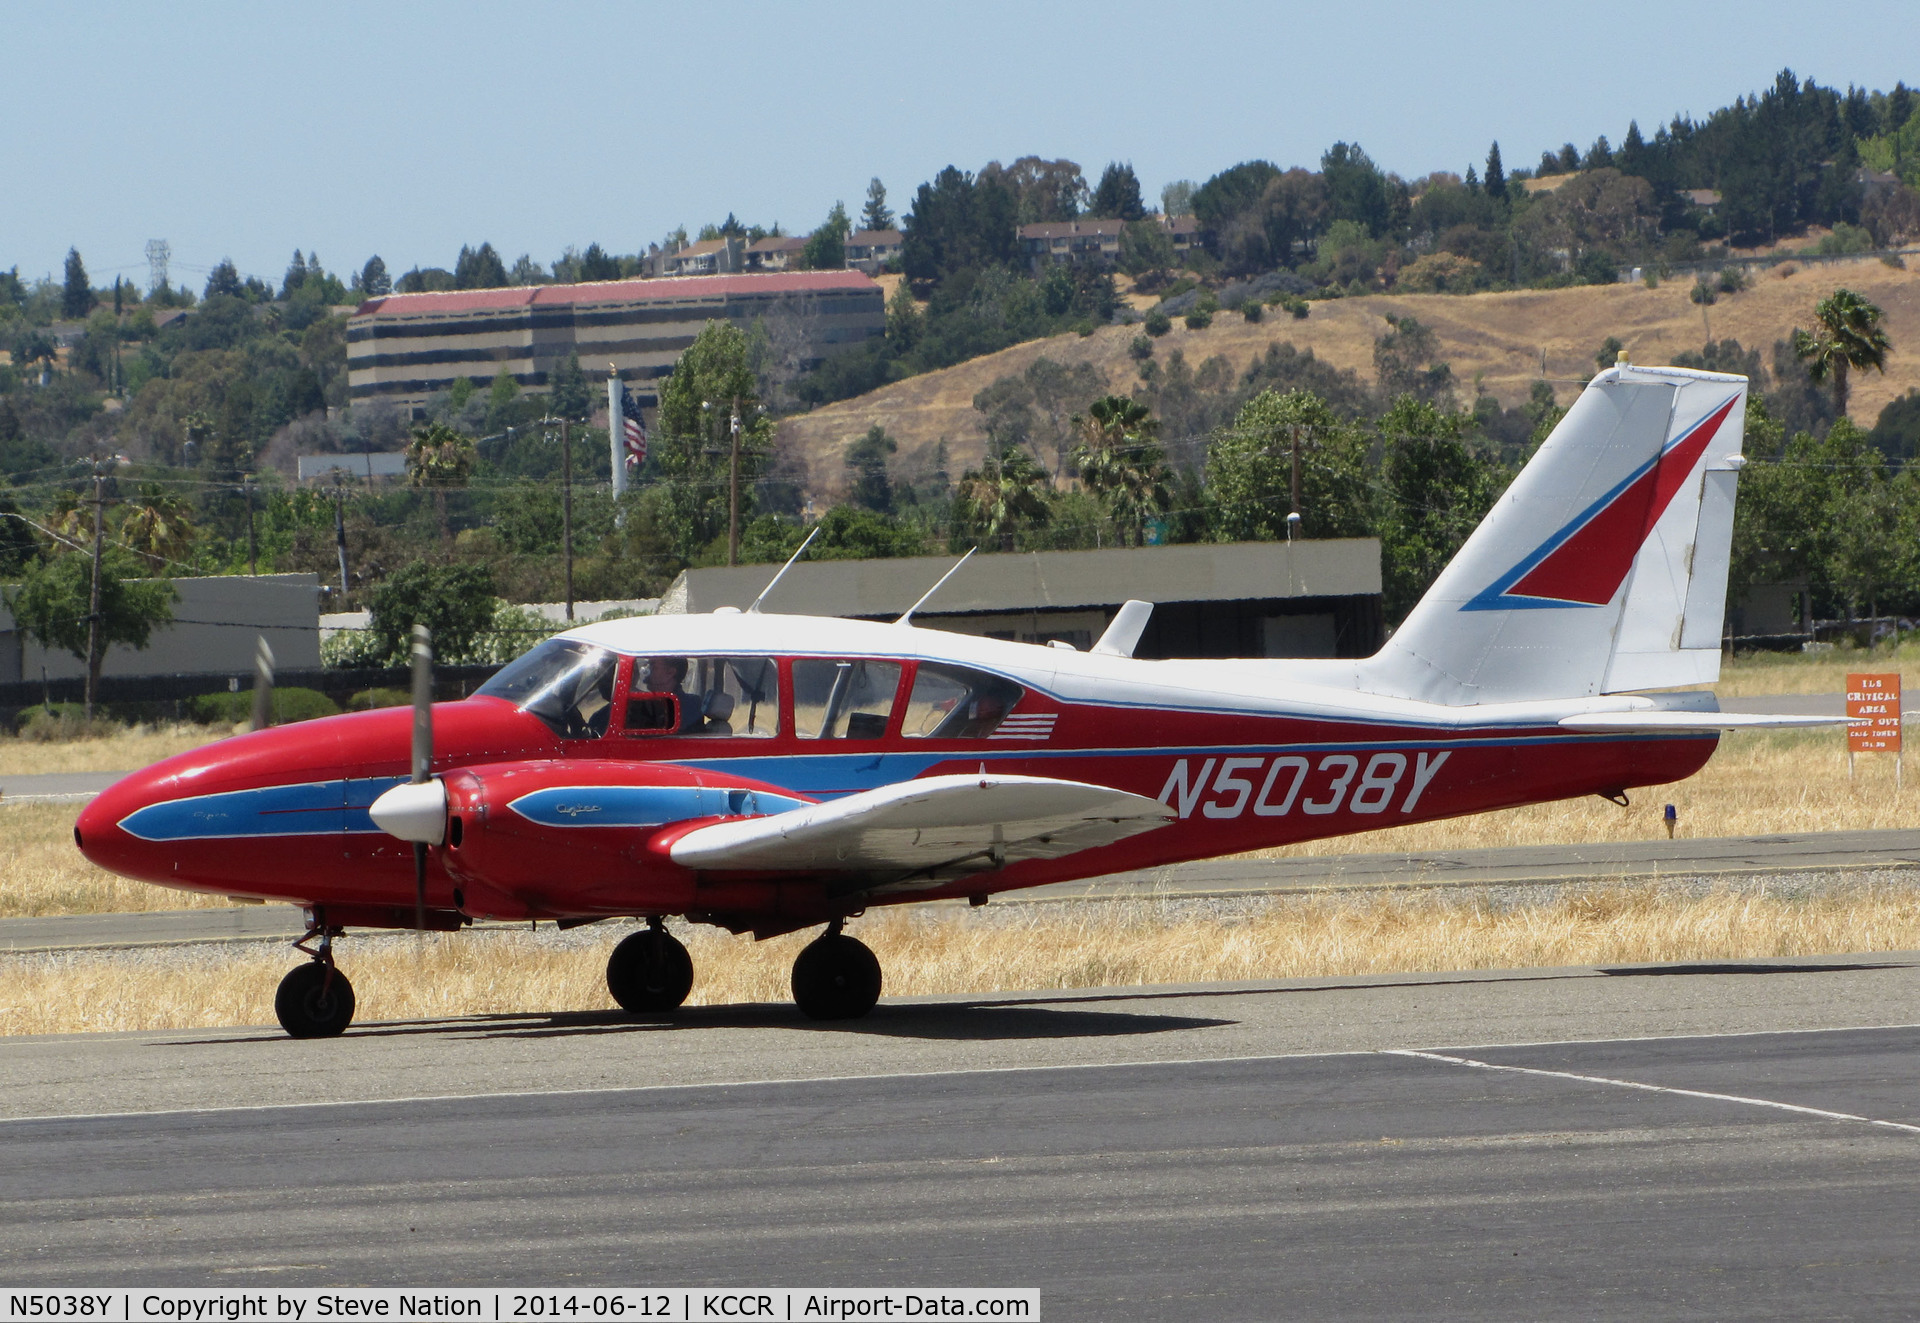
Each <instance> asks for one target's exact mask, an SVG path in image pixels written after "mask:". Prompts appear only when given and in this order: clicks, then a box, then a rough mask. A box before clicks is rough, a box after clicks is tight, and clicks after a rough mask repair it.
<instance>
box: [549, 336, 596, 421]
mask: <svg viewBox="0 0 1920 1323" xmlns="http://www.w3.org/2000/svg"><path fill="white" fill-rule="evenodd" d="M547 404H548V407H549V408H550V409H551V410H552V412H553V416H554V417H556V418H571V419H573V420H574V421H575V422H585V421H586V420H587V414H588V412H589V411H590V410H591V408H592V407H593V394H592V392H591V391H589V390H588V389H587V374H586V373H584V372H582V371H581V370H580V351H579V350H577V349H576V350H574V351H573V352H572V353H569V354H568V355H567V356H566V357H565V358H564V359H562V360H561V362H560V365H559V366H558V367H556V368H555V369H554V370H553V393H552V397H551V398H550V399H549V400H548V401H547Z"/></svg>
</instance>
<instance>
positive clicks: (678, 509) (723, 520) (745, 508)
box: [650, 321, 773, 561]
mask: <svg viewBox="0 0 1920 1323" xmlns="http://www.w3.org/2000/svg"><path fill="white" fill-rule="evenodd" d="M735 401H738V402H739V407H740V521H741V526H742V527H745V525H746V523H747V521H748V519H749V518H750V517H751V515H752V513H753V507H754V491H755V484H756V482H757V480H758V479H759V476H760V474H761V472H762V470H763V469H764V467H765V464H766V458H765V457H766V454H767V452H768V451H770V450H771V448H772V441H773V422H772V420H771V419H770V418H768V417H767V416H766V415H765V412H764V411H763V410H762V409H761V407H760V398H759V396H758V395H757V394H756V393H755V384H754V375H753V369H752V367H751V366H750V365H749V363H748V355H747V335H746V332H745V331H743V330H741V329H740V327H739V326H737V325H735V324H734V323H732V322H725V321H711V322H708V323H707V324H706V326H705V327H703V328H702V329H701V331H700V334H699V335H697V336H696V337H694V341H693V343H692V344H691V345H689V346H687V350H686V352H685V353H683V354H682V355H681V356H680V361H679V362H678V363H677V364H675V365H674V369H673V375H671V376H670V377H668V378H667V379H666V381H664V382H663V383H661V386H660V408H659V411H658V413H657V414H656V416H655V421H654V429H655V432H656V433H657V435H656V439H655V444H654V446H653V449H652V453H651V458H650V462H651V463H653V464H655V465H656V466H657V471H658V473H659V475H660V481H659V486H660V488H661V497H660V499H661V500H662V501H664V502H665V504H666V509H667V511H668V526H669V527H670V528H671V530H672V534H673V538H674V550H675V553H676V554H677V555H679V556H680V558H681V559H682V560H686V561H692V560H693V559H694V558H695V557H696V556H697V555H698V554H699V552H700V551H701V549H702V548H704V547H706V546H707V544H708V543H710V542H712V541H713V539H714V538H716V537H718V536H720V535H721V534H724V533H725V532H726V529H727V499H728V471H727V470H728V463H729V451H730V449H731V445H730V440H729V435H728V429H729V426H730V419H731V416H732V412H733V407H734V402H735Z"/></svg>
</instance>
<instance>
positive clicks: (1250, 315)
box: [1240, 300, 1266, 322]
mask: <svg viewBox="0 0 1920 1323" xmlns="http://www.w3.org/2000/svg"><path fill="white" fill-rule="evenodd" d="M1265 311H1266V310H1265V309H1264V308H1262V307H1261V306H1260V305H1259V304H1258V303H1254V302H1252V301H1251V300H1249V301H1248V302H1246V303H1244V304H1242V305H1241V307H1240V315H1241V316H1242V317H1245V318H1246V319H1247V320H1248V321H1250V322H1257V321H1259V320H1260V318H1261V316H1262V315H1263V314H1264V313H1265Z"/></svg>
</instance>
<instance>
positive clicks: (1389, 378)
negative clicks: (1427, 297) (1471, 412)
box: [1373, 313, 1453, 403]
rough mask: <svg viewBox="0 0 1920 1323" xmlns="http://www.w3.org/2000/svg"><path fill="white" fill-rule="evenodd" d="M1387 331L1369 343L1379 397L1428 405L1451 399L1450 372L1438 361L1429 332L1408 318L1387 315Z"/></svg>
mask: <svg viewBox="0 0 1920 1323" xmlns="http://www.w3.org/2000/svg"><path fill="white" fill-rule="evenodd" d="M1387 326H1388V328H1389V329H1388V331H1387V333H1386V334H1385V335H1383V336H1381V337H1380V338H1379V339H1377V340H1375V341H1374V342H1373V367H1374V371H1376V372H1377V373H1379V375H1380V393H1381V394H1382V395H1385V396H1387V397H1389V398H1392V397H1394V396H1398V395H1412V396H1414V397H1416V398H1418V399H1421V400H1425V401H1427V402H1429V403H1435V402H1447V401H1450V400H1451V399H1452V398H1453V368H1452V366H1451V365H1450V364H1447V363H1443V362H1441V361H1439V358H1440V343H1439V341H1438V340H1437V339H1436V338H1435V336H1434V334H1433V328H1432V327H1429V326H1426V325H1424V324H1422V323H1421V322H1419V321H1417V320H1416V319H1415V318H1413V317H1412V316H1406V317H1396V316H1394V315H1393V314H1392V313H1388V314H1387Z"/></svg>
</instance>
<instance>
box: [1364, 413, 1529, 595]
mask: <svg viewBox="0 0 1920 1323" xmlns="http://www.w3.org/2000/svg"><path fill="white" fill-rule="evenodd" d="M1472 424H1473V415H1472V414H1465V413H1452V412H1447V411H1443V410H1440V409H1437V408H1435V407H1434V406H1433V405H1432V404H1430V403H1428V402H1426V401H1424V400H1420V399H1416V398H1415V397H1413V396H1411V395H1402V396H1401V397H1400V398H1399V399H1398V400H1395V401H1394V404H1393V407H1392V408H1391V409H1389V410H1388V411H1387V413H1386V415H1385V416H1384V417H1382V418H1381V419H1380V423H1379V431H1380V436H1381V440H1382V441H1383V442H1384V443H1385V450H1386V457H1385V462H1384V464H1383V465H1382V474H1381V476H1382V479H1383V481H1382V486H1383V487H1384V489H1385V496H1386V507H1385V509H1384V510H1383V511H1382V514H1381V519H1380V525H1379V529H1380V560H1381V571H1382V577H1383V578H1384V579H1385V580H1386V583H1385V595H1386V610H1387V618H1388V619H1389V620H1392V621H1399V620H1402V619H1404V618H1405V617H1406V614H1407V612H1408V611H1410V610H1412V609H1413V605H1414V603H1415V602H1417V601H1419V600H1420V596H1421V594H1423V593H1425V592H1426V591H1427V588H1428V587H1429V586H1430V585H1431V584H1432V583H1433V581H1434V579H1435V578H1437V577H1438V576H1439V574H1440V571H1441V570H1442V569H1444V568H1446V564H1447V562H1448V561H1450V560H1452V559H1453V556H1454V553H1455V552H1457V551H1459V550H1460V547H1461V546H1462V544H1464V543H1465V542H1466V540H1467V535H1468V534H1470V533H1472V532H1473V530H1474V528H1475V527H1477V526H1478V525H1479V523H1480V521H1481V519H1483V518H1485V516H1486V513H1487V511H1488V510H1490V509H1492V508H1493V502H1494V500H1495V499H1496V498H1497V497H1498V496H1499V494H1500V492H1501V490H1502V488H1503V487H1504V486H1505V479H1506V474H1505V472H1504V471H1503V470H1502V469H1501V468H1500V466H1499V465H1498V464H1497V463H1495V462H1494V461H1493V460H1491V459H1489V458H1487V457H1486V456H1484V455H1482V454H1481V453H1480V452H1479V451H1477V450H1476V449H1474V448H1473V447H1472V446H1471V445H1469V444H1468V436H1469V433H1470V430H1471V427H1472Z"/></svg>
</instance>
